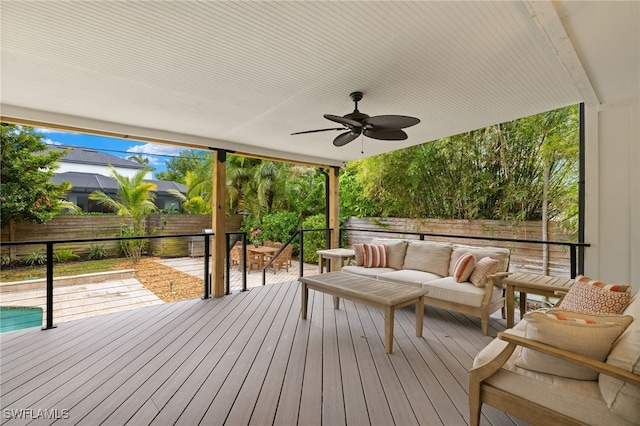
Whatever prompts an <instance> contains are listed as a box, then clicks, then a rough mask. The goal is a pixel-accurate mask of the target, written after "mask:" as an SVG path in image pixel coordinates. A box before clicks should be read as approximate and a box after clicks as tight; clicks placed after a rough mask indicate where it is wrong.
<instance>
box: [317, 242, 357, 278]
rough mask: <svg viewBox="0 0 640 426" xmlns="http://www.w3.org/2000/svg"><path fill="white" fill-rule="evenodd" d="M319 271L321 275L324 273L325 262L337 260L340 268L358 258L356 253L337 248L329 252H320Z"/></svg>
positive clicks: (318, 252)
mask: <svg viewBox="0 0 640 426" xmlns="http://www.w3.org/2000/svg"><path fill="white" fill-rule="evenodd" d="M316 253H317V254H318V270H319V271H320V272H319V273H320V274H322V273H324V261H325V260H327V259H329V260H337V261H339V262H340V267H342V266H344V265H345V264H346V263H347V262H349V260H351V259H355V258H356V252H355V250H352V249H345V248H337V249H329V250H318V251H317V252H316Z"/></svg>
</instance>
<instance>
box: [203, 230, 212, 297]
mask: <svg viewBox="0 0 640 426" xmlns="http://www.w3.org/2000/svg"><path fill="white" fill-rule="evenodd" d="M209 252H210V247H209V234H206V235H205V236H204V295H203V296H202V299H203V300H204V299H211V286H210V282H209V280H210V273H209Z"/></svg>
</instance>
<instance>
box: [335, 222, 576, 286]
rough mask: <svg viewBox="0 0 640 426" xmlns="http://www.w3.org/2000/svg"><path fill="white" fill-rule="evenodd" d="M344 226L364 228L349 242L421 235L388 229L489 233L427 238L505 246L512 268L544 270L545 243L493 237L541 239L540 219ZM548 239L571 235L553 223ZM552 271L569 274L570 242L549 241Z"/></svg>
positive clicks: (348, 237) (352, 234)
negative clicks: (560, 244)
mask: <svg viewBox="0 0 640 426" xmlns="http://www.w3.org/2000/svg"><path fill="white" fill-rule="evenodd" d="M344 226H345V228H351V229H359V230H365V231H361V232H355V231H346V232H345V236H346V244H347V246H349V247H350V246H352V245H353V244H358V243H360V244H361V243H366V242H370V241H371V240H372V239H373V238H407V239H416V240H417V239H419V236H417V235H409V234H393V233H385V232H366V231H393V232H407V233H408V232H423V233H431V234H445V235H452V236H453V235H461V236H473V237H486V238H488V240H476V239H469V238H464V237H463V238H453V237H449V236H446V237H431V236H426V237H425V240H428V241H447V242H452V243H455V244H463V245H471V246H485V247H486V246H493V247H504V248H508V249H510V250H511V262H510V270H511V271H527V272H531V273H543V270H544V269H543V265H542V263H543V262H542V257H543V254H542V253H543V245H542V244H534V243H523V242H507V241H491V240H490V239H491V238H511V239H523V240H532V241H542V226H541V223H540V222H522V223H520V224H518V225H514V224H512V223H511V222H507V221H497V220H475V221H470V220H450V219H406V218H354V217H352V218H349V219H348V220H347V221H346V223H345V225H344ZM547 240H548V241H556V242H570V241H573V240H572V237H571V235H569V234H567V233H565V232H564V231H563V230H562V229H561V228H560V227H559V226H558V225H557V224H555V223H553V222H552V223H550V224H549V230H548V237H547ZM547 247H548V255H549V259H548V266H549V272H548V273H549V274H551V275H559V276H569V275H570V272H569V270H570V265H571V260H570V253H569V249H568V247H567V246H559V245H547Z"/></svg>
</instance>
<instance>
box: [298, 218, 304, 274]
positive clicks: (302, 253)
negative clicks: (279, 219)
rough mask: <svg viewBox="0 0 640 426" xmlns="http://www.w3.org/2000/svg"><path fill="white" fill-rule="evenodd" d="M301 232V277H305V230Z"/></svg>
mask: <svg viewBox="0 0 640 426" xmlns="http://www.w3.org/2000/svg"><path fill="white" fill-rule="evenodd" d="M298 232H299V233H300V262H298V263H299V265H298V269H299V273H300V276H301V277H304V230H303V229H301V230H299V231H298Z"/></svg>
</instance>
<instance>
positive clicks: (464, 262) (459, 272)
mask: <svg viewBox="0 0 640 426" xmlns="http://www.w3.org/2000/svg"><path fill="white" fill-rule="evenodd" d="M475 267H476V258H475V256H474V255H472V254H470V253H467V254H463V255H462V256H460V258H459V259H458V261H457V262H456V266H455V267H454V268H453V278H455V279H456V282H458V283H461V282H464V281H467V280H468V279H469V277H470V276H471V273H472V272H473V268H475Z"/></svg>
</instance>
